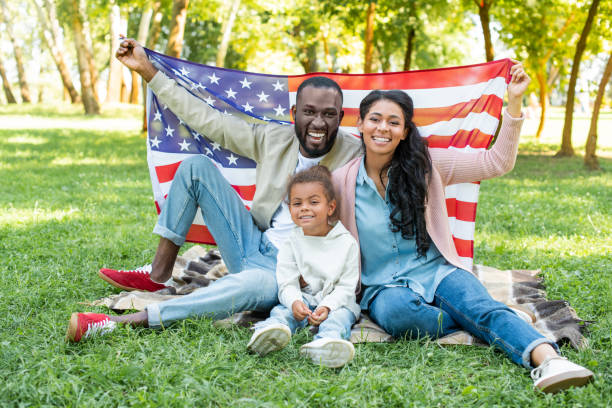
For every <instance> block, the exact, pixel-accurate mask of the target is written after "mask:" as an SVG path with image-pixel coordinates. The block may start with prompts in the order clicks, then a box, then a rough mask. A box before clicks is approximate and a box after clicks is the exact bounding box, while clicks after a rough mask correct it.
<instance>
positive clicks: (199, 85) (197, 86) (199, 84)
mask: <svg viewBox="0 0 612 408" xmlns="http://www.w3.org/2000/svg"><path fill="white" fill-rule="evenodd" d="M196 88H202V89H204V88H205V87H204V85H202V83H201V82H198V84H197V85H196Z"/></svg>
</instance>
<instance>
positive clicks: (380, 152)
mask: <svg viewBox="0 0 612 408" xmlns="http://www.w3.org/2000/svg"><path fill="white" fill-rule="evenodd" d="M357 128H358V129H359V131H360V132H361V133H362V135H363V142H364V144H365V147H366V155H368V156H374V155H376V156H389V158H388V160H391V157H392V156H393V153H394V152H395V148H396V147H397V145H398V144H399V142H400V141H402V140H404V139H406V136H407V135H408V129H406V121H405V120H404V112H403V111H402V108H401V107H400V106H399V105H398V104H396V103H395V102H392V101H390V100H388V99H381V100H379V101H376V102H374V103H373V104H372V106H370V110H369V111H368V113H367V114H366V115H365V117H364V118H363V119H361V118H359V120H358V121H357Z"/></svg>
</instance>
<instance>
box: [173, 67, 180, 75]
mask: <svg viewBox="0 0 612 408" xmlns="http://www.w3.org/2000/svg"><path fill="white" fill-rule="evenodd" d="M172 72H174V75H176V76H180V75H181V71H178V70H176V69H174V68H172Z"/></svg>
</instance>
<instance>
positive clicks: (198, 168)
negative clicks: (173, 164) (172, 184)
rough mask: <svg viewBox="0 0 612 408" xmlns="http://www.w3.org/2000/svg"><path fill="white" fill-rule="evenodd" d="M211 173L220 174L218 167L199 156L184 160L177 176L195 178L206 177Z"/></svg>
mask: <svg viewBox="0 0 612 408" xmlns="http://www.w3.org/2000/svg"><path fill="white" fill-rule="evenodd" d="M211 172H216V173H218V172H219V170H218V169H217V167H215V165H214V164H213V162H212V161H211V160H210V159H209V158H207V157H205V156H202V155H199V154H198V155H193V156H191V157H188V158H186V159H185V160H183V161H182V162H181V164H180V165H179V167H178V170H177V175H178V176H188V177H194V176H198V175H204V176H206V175H208V174H210V173H211Z"/></svg>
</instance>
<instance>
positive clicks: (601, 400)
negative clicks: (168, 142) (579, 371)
mask: <svg viewBox="0 0 612 408" xmlns="http://www.w3.org/2000/svg"><path fill="white" fill-rule="evenodd" d="M140 115H141V111H140V110H139V108H138V107H130V106H125V105H121V106H116V107H114V108H109V109H105V112H104V114H103V116H102V118H85V117H84V116H82V115H81V113H80V108H79V107H70V106H68V105H59V106H55V107H40V106H30V107H21V106H20V107H8V108H7V107H4V106H2V107H0V121H2V122H1V123H3V124H4V125H5V126H0V180H1V185H2V191H3V194H2V196H1V197H0V273H1V276H2V278H3V285H2V289H0V345H1V347H0V381H1V383H2V385H3V387H2V392H1V393H0V406H18V405H23V406H28V405H34V406H127V405H139V406H150V405H155V406H157V405H162V406H165V405H169V406H189V405H196V406H230V405H232V406H245V407H247V406H248V407H250V406H270V407H271V406H359V407H360V406H367V405H369V406H415V407H421V406H444V407H450V406H458V407H461V406H466V405H477V406H536V407H537V406H554V407H556V406H583V407H604V406H609V405H610V403H611V402H612V397H611V395H612V374H611V373H612V338H611V330H612V296H611V295H610V293H612V260H611V249H612V248H611V242H612V239H611V231H612V176H610V172H611V171H612V159H611V158H602V159H601V160H600V162H601V165H602V167H603V169H604V171H603V172H588V171H586V170H585V169H584V168H583V165H582V158H581V157H575V158H569V159H554V158H552V157H551V153H554V151H555V150H556V148H558V143H559V138H560V136H559V135H560V129H561V128H562V120H563V116H562V113H560V112H559V111H558V110H554V109H553V112H552V114H551V118H550V119H549V121H548V124H547V128H546V134H545V135H544V136H543V138H542V141H541V142H540V143H538V144H536V143H535V142H534V141H533V138H532V137H530V134H533V133H534V132H535V128H533V125H532V124H531V123H527V124H526V126H525V131H524V132H523V133H524V135H525V136H524V137H523V140H524V143H523V144H522V147H521V153H520V156H519V158H518V160H517V165H516V167H515V169H514V171H513V172H512V173H510V174H508V175H506V176H504V177H502V178H498V179H496V180H490V181H486V182H483V183H482V188H481V196H480V200H479V207H478V220H477V234H476V261H477V262H479V263H484V264H487V265H491V266H495V267H500V268H528V269H541V270H542V271H543V275H544V277H545V282H546V285H547V290H548V294H549V296H550V298H553V299H566V300H568V301H569V302H570V304H571V305H572V306H573V307H574V308H575V309H576V310H577V312H578V314H579V315H580V316H581V317H582V318H584V319H587V320H595V321H597V323H596V324H594V325H593V326H591V331H590V333H589V334H588V338H589V341H590V344H591V346H590V348H588V349H586V350H583V351H581V352H577V351H574V350H572V349H570V348H567V347H564V349H563V351H564V353H565V354H566V355H567V356H569V357H570V358H571V359H573V360H575V361H577V362H579V363H581V364H583V365H586V366H588V367H590V368H591V369H592V370H593V371H595V373H596V379H595V381H594V383H592V384H591V385H589V386H588V387H585V388H581V389H574V390H570V391H568V392H565V393H563V394H559V395H543V394H539V393H536V392H534V391H532V389H531V387H532V382H531V380H530V378H529V375H528V372H527V371H526V370H524V369H523V368H521V367H518V366H515V365H513V364H512V363H511V362H510V361H509V360H508V359H507V358H505V357H504V356H503V355H502V354H501V353H497V352H494V351H492V350H490V349H487V348H478V347H467V346H460V347H444V348H443V347H440V346H438V345H436V344H435V343H432V342H429V341H398V342H396V343H393V344H367V345H359V346H357V354H356V358H355V360H354V361H353V363H351V364H350V365H349V366H347V367H345V368H343V369H341V370H329V369H320V368H319V367H316V366H314V365H312V364H310V363H308V362H307V361H304V360H303V359H301V358H300V357H299V353H298V351H299V346H300V345H301V344H303V343H304V342H306V341H308V336H309V335H307V334H306V333H299V334H298V335H296V336H295V337H294V339H293V340H292V342H291V344H290V345H289V346H288V347H287V348H286V349H284V350H282V351H280V352H278V353H276V354H274V355H271V356H268V357H266V358H258V357H255V356H252V355H249V354H247V353H246V350H245V345H246V343H247V340H248V338H249V332H248V331H247V330H246V329H242V328H238V327H236V328H230V329H219V328H215V327H213V326H212V322H211V321H209V320H207V319H196V320H188V321H185V322H182V323H180V324H177V325H175V326H172V327H171V328H169V329H166V330H164V331H152V330H147V329H129V328H120V329H119V330H117V331H116V332H114V333H113V334H111V335H109V336H107V337H104V338H99V339H94V340H92V341H89V342H85V343H83V344H79V345H69V344H66V343H65V342H64V333H65V329H66V325H67V323H68V317H69V316H70V313H71V312H73V311H81V310H88V311H100V312H103V311H104V309H103V308H99V309H95V308H90V307H86V306H83V305H82V304H80V302H83V301H86V300H92V299H96V298H99V297H102V296H104V295H107V294H109V293H113V292H114V290H113V289H111V288H110V287H109V286H108V285H107V284H105V283H104V282H103V281H101V280H100V279H99V278H98V277H97V275H96V271H97V270H98V269H99V268H100V267H102V266H108V267H134V266H138V265H142V264H145V263H148V262H150V261H151V259H152V256H153V253H154V249H155V244H156V241H157V239H156V237H155V236H153V235H152V234H151V229H152V226H153V224H154V222H155V210H154V206H153V202H152V193H151V187H150V181H149V176H148V170H147V166H146V151H145V145H144V143H145V141H144V137H143V136H142V135H141V134H140V133H139V129H140V124H141V123H140V118H141V116H140ZM588 123H589V118H588V115H587V116H585V117H584V118H580V117H578V118H577V120H576V122H575V124H574V132H575V135H576V139H575V147H576V148H577V150H578V152H579V154H582V152H581V151H580V148H581V146H583V145H584V142H583V140H584V137H585V136H580V135H581V134H584V135H586V131H587V130H588ZM536 126H537V123H536ZM611 126H612V114H610V113H605V114H604V115H602V118H601V120H600V145H601V146H603V149H602V150H603V154H602V156H608V157H609V156H610V152H612V141H611V140H610V137H609V136H608V133H609V132H606V130H607V129H610V127H611ZM585 127H586V130H585ZM532 129H533V130H532ZM555 145H556V146H555Z"/></svg>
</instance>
